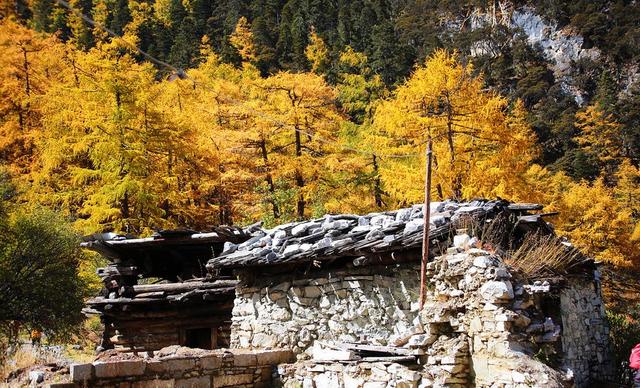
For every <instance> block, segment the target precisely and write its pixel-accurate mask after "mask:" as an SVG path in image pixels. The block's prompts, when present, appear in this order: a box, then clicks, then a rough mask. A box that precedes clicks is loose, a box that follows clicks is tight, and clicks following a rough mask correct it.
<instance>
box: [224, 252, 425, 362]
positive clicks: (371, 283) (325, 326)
mask: <svg viewBox="0 0 640 388" xmlns="http://www.w3.org/2000/svg"><path fill="white" fill-rule="evenodd" d="M418 293H419V272H418V270H417V268H416V266H415V265H414V264H412V265H409V266H406V265H405V266H401V265H398V266H393V267H384V268H368V269H365V270H360V271H352V272H350V273H348V274H345V273H340V272H325V273H321V274H319V275H316V276H314V277H313V278H312V279H304V278H293V279H291V278H289V279H284V278H280V279H269V281H263V280H256V281H252V282H251V283H247V282H242V283H241V285H240V286H238V288H237V297H236V300H235V305H234V308H233V318H232V325H231V346H232V347H234V348H289V349H292V350H293V351H294V352H295V353H297V354H299V355H300V356H301V358H305V354H306V355H307V356H308V355H310V347H311V346H312V345H313V342H314V341H315V340H335V341H360V340H363V341H367V342H369V343H372V344H382V345H385V344H386V343H387V341H388V339H389V337H391V336H393V335H398V334H399V333H402V332H405V331H406V330H407V329H408V328H409V327H411V326H412V321H413V320H414V319H415V318H416V316H417V302H416V301H417V300H418ZM305 352H306V353H305Z"/></svg>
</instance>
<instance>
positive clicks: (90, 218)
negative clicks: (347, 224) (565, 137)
mask: <svg viewBox="0 0 640 388" xmlns="http://www.w3.org/2000/svg"><path fill="white" fill-rule="evenodd" d="M168 5H169V3H167V2H156V3H155V5H154V8H153V9H152V8H151V6H149V5H146V4H144V3H139V2H133V3H132V4H131V9H132V18H133V20H134V22H133V23H131V24H130V26H129V27H128V28H129V30H131V29H136V28H138V27H139V26H140V25H142V24H143V23H144V21H145V20H147V19H148V18H149V17H150V15H151V13H152V12H156V13H162V12H165V11H166V9H165V8H166V7H167V6H168ZM94 13H95V15H94V16H95V18H96V19H98V21H100V20H101V19H100V18H101V17H105V15H103V14H102V13H101V8H100V6H99V5H98V6H96V7H95V8H94ZM167 22H169V20H167ZM76 24H77V25H76ZM72 25H73V26H74V27H73V28H74V31H73V33H72V35H73V36H74V39H75V37H81V36H82V34H83V31H82V26H81V25H80V24H79V23H75V24H73V23H72ZM85 32H86V31H85ZM134 36H136V34H135V33H134V31H125V37H124V40H126V42H128V43H126V42H124V41H123V40H113V41H111V42H110V41H109V40H108V39H106V37H104V36H102V35H100V34H99V33H98V32H97V31H94V37H95V38H96V39H97V40H98V44H97V45H96V47H95V48H93V49H91V50H89V51H86V52H85V51H80V50H78V49H77V48H75V46H72V45H71V44H65V43H61V42H60V41H58V40H57V39H56V38H55V37H51V36H43V35H39V34H37V33H35V32H33V31H32V30H29V29H26V28H24V27H22V26H19V25H17V24H15V23H13V22H11V21H10V20H7V19H4V20H3V21H1V22H0V47H1V48H2V50H3V55H2V56H1V57H0V65H1V66H0V81H1V82H0V161H1V162H2V163H3V164H6V165H7V166H8V167H9V168H8V171H10V173H11V174H12V175H13V176H14V177H15V178H16V184H17V186H18V191H19V193H20V194H19V201H21V202H23V203H26V204H31V205H36V204H37V205H46V206H50V207H53V208H57V209H59V210H62V211H64V212H66V214H67V215H68V216H69V217H70V218H71V219H72V220H74V223H75V226H76V227H77V229H78V230H80V231H82V232H84V233H93V232H98V231H112V230H113V231H129V232H133V233H142V234H145V233H150V232H151V231H152V230H153V229H157V228H170V227H176V226H188V227H192V228H196V229H203V228H206V227H207V226H208V225H212V224H222V223H244V222H249V221H254V220H256V219H263V220H265V221H267V223H268V224H275V223H283V222H287V221H289V220H293V219H300V218H307V217H312V216H316V215H320V214H323V213H325V212H354V211H357V212H366V211H370V210H374V209H379V208H385V207H396V206H399V205H405V204H410V203H416V202H421V201H422V200H423V198H422V196H423V183H424V164H425V163H424V161H425V156H424V149H425V141H426V139H427V137H428V136H429V135H431V137H432V138H433V140H434V145H433V148H434V166H433V167H434V170H433V183H434V184H433V191H434V193H433V194H434V198H447V197H454V198H472V197H489V198H495V197H501V198H505V199H509V200H514V201H518V200H522V201H536V202H540V203H544V204H549V207H548V209H549V210H557V211H559V212H560V215H559V216H558V217H557V219H555V220H554V223H555V224H556V226H557V230H558V232H559V233H560V234H564V235H567V236H569V238H570V239H571V240H572V242H574V243H575V244H576V245H577V246H579V247H581V248H583V249H585V250H586V251H587V252H588V253H589V254H592V255H594V256H596V257H597V258H600V259H602V260H607V261H611V262H615V263H620V264H631V263H633V264H638V263H640V256H639V255H640V254H639V253H637V244H638V242H639V241H640V223H639V219H640V189H639V187H640V184H639V183H640V172H639V170H638V168H637V166H635V165H634V164H633V163H631V162H630V161H629V160H627V159H626V157H625V150H624V145H623V144H621V141H620V140H619V138H618V137H616V133H617V131H618V126H619V125H618V124H617V123H616V122H615V121H614V120H612V119H611V117H609V116H607V115H605V114H604V113H603V112H602V111H600V110H599V109H598V108H596V107H588V108H586V109H585V110H584V111H582V112H580V113H578V115H577V120H578V129H579V130H580V133H579V135H578V136H577V138H576V140H577V142H578V143H579V144H580V145H581V146H582V147H583V150H584V151H585V152H586V153H589V154H592V155H595V156H597V158H598V160H599V162H600V163H601V165H602V166H601V167H602V171H603V176H602V177H601V178H599V179H598V180H596V181H594V182H575V181H574V180H572V179H570V178H569V177H567V176H565V175H563V174H559V173H555V174H554V173H551V172H550V171H548V170H547V169H545V168H543V167H541V166H538V165H536V164H534V163H533V160H534V158H535V156H536V155H537V152H538V150H537V149H536V140H535V135H534V133H533V132H532V131H531V129H530V128H529V126H528V125H527V123H526V120H525V115H526V112H525V109H524V107H523V105H522V104H521V103H520V102H518V101H515V102H510V101H507V100H506V99H505V98H503V97H502V96H500V95H498V94H496V93H495V92H491V91H488V90H486V89H485V88H484V82H483V79H482V77H480V76H474V73H473V69H472V68H471V66H469V65H463V64H461V63H460V62H459V61H458V60H457V56H456V54H455V53H448V52H446V51H443V50H440V51H436V52H435V53H434V54H433V55H432V56H431V57H430V58H428V59H427V61H426V62H425V64H424V66H419V67H417V68H416V69H415V71H414V73H413V74H412V75H411V77H410V78H409V79H407V81H406V82H405V83H404V84H402V85H400V86H399V87H398V88H397V89H396V90H395V92H394V93H393V94H392V95H390V96H388V93H387V91H386V89H385V87H384V84H383V82H382V81H381V80H380V77H379V76H378V75H376V74H375V73H374V72H373V71H372V70H371V68H370V67H369V65H368V62H367V58H366V56H365V55H363V54H362V53H358V52H356V51H354V50H353V49H351V48H350V47H347V49H346V50H345V51H344V52H342V53H340V55H339V58H338V61H339V62H338V69H339V72H338V73H337V74H335V80H336V82H337V84H336V86H335V87H334V86H331V85H329V84H328V83H327V82H326V80H325V79H324V78H323V77H322V76H319V75H317V74H314V73H290V72H280V73H277V74H273V75H270V76H266V77H265V76H261V75H260V73H259V71H258V70H257V69H256V67H255V66H254V64H255V62H256V61H257V59H256V55H257V54H256V49H255V47H254V42H253V37H252V34H251V28H250V25H249V23H248V22H247V20H246V19H242V18H241V19H240V20H239V21H238V24H237V26H236V30H235V32H234V33H233V34H232V36H231V38H230V40H231V43H232V44H233V45H234V47H235V48H236V49H237V50H238V52H239V53H240V55H241V56H242V59H243V61H244V62H245V63H244V64H243V66H242V68H236V67H234V66H232V65H230V64H226V63H223V62H221V60H220V58H219V57H218V56H217V55H216V54H215V53H214V52H212V50H211V48H210V45H209V42H208V40H207V39H206V38H205V39H204V40H203V44H202V50H201V55H202V58H201V59H202V61H201V63H200V65H199V66H198V67H197V68H194V69H191V70H189V72H188V75H189V77H188V79H179V78H178V77H175V76H172V77H169V78H165V79H163V78H162V77H161V76H160V74H158V72H157V71H156V70H155V69H154V68H153V67H152V66H151V65H149V64H141V63H139V62H138V61H136V59H135V57H134V53H132V52H131V49H130V44H131V43H133V44H135V43H137V42H136V41H135V38H134ZM306 54H307V56H308V58H309V60H310V62H311V63H312V66H313V68H314V71H318V72H319V71H321V68H322V66H324V64H326V61H328V58H329V53H328V50H327V48H326V46H325V45H324V43H323V42H322V39H320V37H318V36H317V35H316V34H315V33H312V34H311V37H310V45H309V46H308V47H307V50H306ZM605 178H606V179H605Z"/></svg>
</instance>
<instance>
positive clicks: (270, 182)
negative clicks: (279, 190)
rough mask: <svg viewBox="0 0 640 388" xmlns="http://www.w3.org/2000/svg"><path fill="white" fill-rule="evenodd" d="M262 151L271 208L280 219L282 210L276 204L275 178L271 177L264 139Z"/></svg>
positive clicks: (261, 146) (261, 143)
mask: <svg viewBox="0 0 640 388" xmlns="http://www.w3.org/2000/svg"><path fill="white" fill-rule="evenodd" d="M260 150H261V151H262V161H263V162H264V168H265V170H266V173H267V175H266V178H265V180H266V181H267V185H268V186H269V193H270V194H271V198H270V199H269V202H271V206H272V208H273V218H275V219H278V218H280V209H279V208H278V204H277V203H276V198H275V193H276V187H275V185H274V184H273V177H272V176H271V171H270V170H269V158H268V154H267V142H266V141H265V140H264V139H262V140H261V141H260Z"/></svg>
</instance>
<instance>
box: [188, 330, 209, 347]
mask: <svg viewBox="0 0 640 388" xmlns="http://www.w3.org/2000/svg"><path fill="white" fill-rule="evenodd" d="M184 337H185V338H184V346H187V347H190V348H198V349H213V346H212V345H213V341H212V340H211V328H209V327H204V328H197V329H187V330H185V336H184Z"/></svg>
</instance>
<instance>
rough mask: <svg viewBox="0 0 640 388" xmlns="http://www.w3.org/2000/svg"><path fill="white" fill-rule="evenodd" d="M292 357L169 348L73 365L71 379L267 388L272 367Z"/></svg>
mask: <svg viewBox="0 0 640 388" xmlns="http://www.w3.org/2000/svg"><path fill="white" fill-rule="evenodd" d="M291 358H292V354H291V352H290V351H281V350H271V351H269V350H264V351H250V350H233V351H229V350H214V351H205V350H200V349H189V348H181V347H178V346H171V347H168V348H165V349H162V350H160V351H159V352H158V354H157V355H156V356H155V357H153V358H148V359H141V358H135V357H133V358H132V357H129V359H121V360H108V361H106V362H100V361H96V362H93V363H90V364H75V365H72V366H71V379H72V380H73V385H74V386H76V387H118V388H147V387H148V388H154V387H160V388H173V387H176V388H178V387H181V388H182V387H185V388H186V387H198V388H210V387H270V386H273V381H272V376H273V372H274V367H275V366H276V365H277V364H280V363H284V362H289V361H290V360H291ZM68 386H69V384H67V385H65V387H68Z"/></svg>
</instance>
